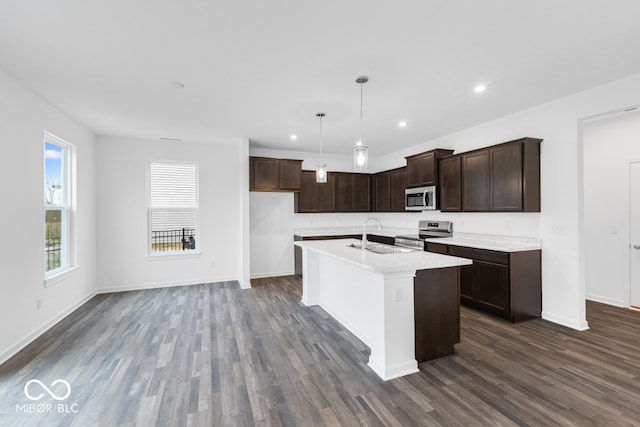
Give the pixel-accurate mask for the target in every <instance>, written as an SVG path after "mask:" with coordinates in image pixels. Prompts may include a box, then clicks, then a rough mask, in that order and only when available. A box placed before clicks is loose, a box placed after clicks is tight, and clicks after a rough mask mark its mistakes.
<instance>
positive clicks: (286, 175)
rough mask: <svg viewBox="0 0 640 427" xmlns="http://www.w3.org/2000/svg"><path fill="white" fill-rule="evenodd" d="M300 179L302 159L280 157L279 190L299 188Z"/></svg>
mask: <svg viewBox="0 0 640 427" xmlns="http://www.w3.org/2000/svg"><path fill="white" fill-rule="evenodd" d="M301 179H302V161H300V160H288V159H280V186H279V188H280V190H299V189H300V185H301Z"/></svg>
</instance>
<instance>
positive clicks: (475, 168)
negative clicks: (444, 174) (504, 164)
mask: <svg viewBox="0 0 640 427" xmlns="http://www.w3.org/2000/svg"><path fill="white" fill-rule="evenodd" d="M462 209H464V210H465V211H488V210H489V151H488V150H480V151H474V152H472V153H469V154H462Z"/></svg>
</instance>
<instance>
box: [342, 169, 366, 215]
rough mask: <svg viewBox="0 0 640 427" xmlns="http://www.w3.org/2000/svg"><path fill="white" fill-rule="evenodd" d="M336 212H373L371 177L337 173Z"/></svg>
mask: <svg viewBox="0 0 640 427" xmlns="http://www.w3.org/2000/svg"><path fill="white" fill-rule="evenodd" d="M334 175H335V180H336V211H337V212H368V211H370V210H371V177H370V176H369V175H366V174H359V173H345V172H336V173H335V174H334Z"/></svg>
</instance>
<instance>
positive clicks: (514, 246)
mask: <svg viewBox="0 0 640 427" xmlns="http://www.w3.org/2000/svg"><path fill="white" fill-rule="evenodd" d="M293 234H294V235H296V236H300V237H315V236H345V235H361V234H362V227H317V228H296V229H294V230H293ZM367 234H375V235H378V236H387V237H395V236H406V235H415V234H418V230H417V229H410V228H395V227H382V230H380V231H379V230H378V229H377V227H376V226H375V225H373V224H370V225H369V226H367ZM426 241H427V242H433V243H442V244H445V245H456V246H465V247H468V248H475V249H487V250H491V251H499V252H520V251H533V250H539V249H541V248H542V241H541V239H538V238H535V237H512V236H499V235H493V234H479V233H460V232H457V231H454V232H453V237H438V238H433V239H426Z"/></svg>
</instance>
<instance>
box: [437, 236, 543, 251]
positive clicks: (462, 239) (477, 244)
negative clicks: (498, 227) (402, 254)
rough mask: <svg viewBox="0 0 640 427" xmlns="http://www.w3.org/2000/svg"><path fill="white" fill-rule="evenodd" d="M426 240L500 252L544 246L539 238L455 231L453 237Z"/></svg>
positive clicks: (535, 248) (531, 249) (532, 249)
mask: <svg viewBox="0 0 640 427" xmlns="http://www.w3.org/2000/svg"><path fill="white" fill-rule="evenodd" d="M425 241H427V242H431V243H441V244H444V245H455V246H464V247H467V248H475V249H487V250H490V251H499V252H521V251H534V250H539V249H541V248H542V243H541V240H540V239H537V238H529V237H510V236H496V235H491V234H476V233H456V232H455V231H454V233H453V237H442V238H435V239H426V240H425Z"/></svg>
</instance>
